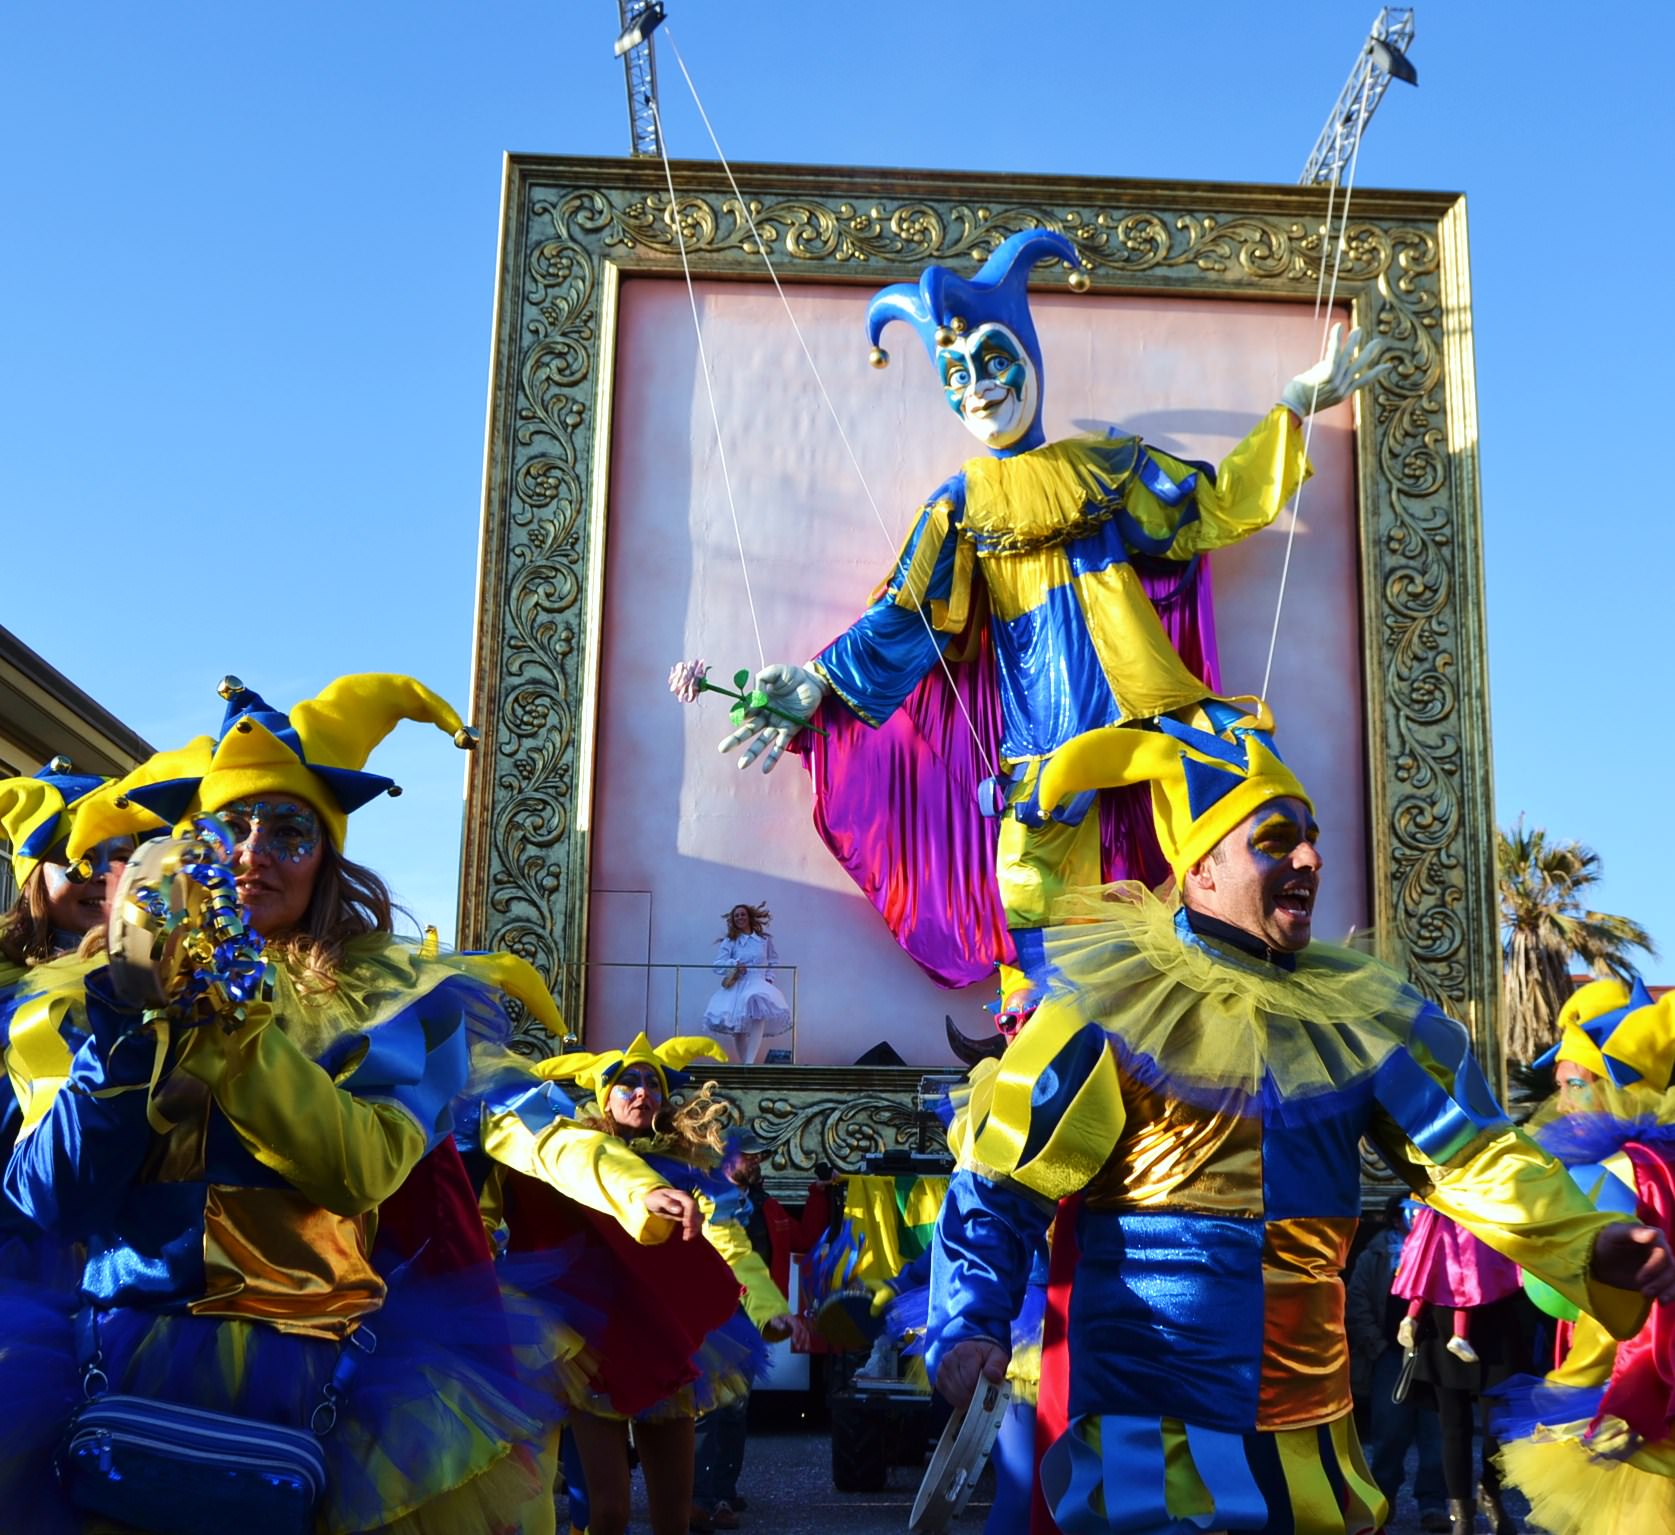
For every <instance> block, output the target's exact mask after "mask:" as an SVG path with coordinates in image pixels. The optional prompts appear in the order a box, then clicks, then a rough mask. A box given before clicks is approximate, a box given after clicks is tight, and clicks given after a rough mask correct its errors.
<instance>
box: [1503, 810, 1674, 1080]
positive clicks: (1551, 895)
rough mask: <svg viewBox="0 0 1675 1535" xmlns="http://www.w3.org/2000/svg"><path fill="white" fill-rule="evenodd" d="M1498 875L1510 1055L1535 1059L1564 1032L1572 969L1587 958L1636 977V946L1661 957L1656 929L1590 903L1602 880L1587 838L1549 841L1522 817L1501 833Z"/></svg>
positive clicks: (1605, 970) (1597, 967)
mask: <svg viewBox="0 0 1675 1535" xmlns="http://www.w3.org/2000/svg"><path fill="white" fill-rule="evenodd" d="M1495 876H1496V883H1497V885H1498V887H1499V891H1500V904H1501V964H1502V970H1501V977H1502V996H1503V998H1504V1001H1505V1004H1506V1006H1505V1013H1506V1054H1507V1058H1508V1059H1509V1060H1514V1061H1524V1062H1529V1061H1533V1060H1534V1059H1535V1058H1536V1056H1538V1055H1540V1054H1541V1052H1542V1051H1543V1050H1545V1049H1546V1048H1547V1047H1548V1045H1550V1044H1552V1042H1553V1041H1554V1039H1555V1038H1557V1036H1558V1017H1559V1010H1560V1009H1561V1008H1562V1007H1563V1006H1564V1004H1565V998H1567V997H1568V996H1569V995H1570V991H1571V986H1570V969H1571V964H1572V962H1573V960H1580V961H1581V962H1582V963H1583V964H1585V965H1586V966H1588V968H1589V969H1590V970H1592V971H1593V973H1594V974H1595V975H1596V976H1607V975H1615V976H1619V977H1621V978H1622V979H1624V980H1627V979H1629V978H1630V977H1632V976H1633V975H1634V974H1635V970H1636V967H1635V965H1634V964H1633V963H1632V961H1631V960H1630V959H1629V950H1631V949H1643V950H1644V951H1645V952H1646V954H1647V955H1648V956H1651V957H1655V956H1656V954H1657V949H1656V947H1655V946H1654V945H1653V943H1652V938H1651V934H1649V933H1648V932H1647V931H1646V929H1645V928H1643V927H1641V925H1640V924H1639V923H1638V922H1631V921H1630V920H1629V919H1628V918H1627V917H1614V916H1612V915H1611V914H1610V913H1609V912H1602V911H1589V910H1587V909H1586V908H1585V906H1584V905H1583V899H1584V897H1585V895H1586V893H1587V891H1588V888H1589V887H1590V886H1592V885H1595V884H1597V883H1598V882H1599V877H1600V861H1599V854H1598V853H1596V852H1595V851H1594V850H1593V849H1592V848H1590V847H1585V846H1583V844H1582V843H1580V842H1558V841H1551V842H1550V841H1549V840H1548V838H1547V832H1546V829H1545V828H1544V827H1540V826H1538V827H1536V828H1535V829H1534V830H1533V831H1531V830H1527V829H1526V828H1525V826H1524V820H1523V817H1522V816H1520V817H1519V818H1518V824H1517V825H1516V826H1514V827H1512V828H1511V829H1510V830H1499V831H1497V832H1496V833H1495Z"/></svg>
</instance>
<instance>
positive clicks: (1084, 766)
mask: <svg viewBox="0 0 1675 1535" xmlns="http://www.w3.org/2000/svg"><path fill="white" fill-rule="evenodd" d="M1199 714H1200V717H1201V718H1202V720H1203V722H1204V724H1205V725H1207V726H1209V727H1210V728H1208V729H1201V728H1198V727H1196V726H1193V725H1186V724H1182V723H1181V722H1180V721H1179V720H1173V719H1168V718H1164V719H1158V720H1148V721H1145V722H1144V723H1140V724H1130V725H1110V726H1107V727H1106V728H1104V729H1102V730H1090V731H1087V732H1086V733H1085V734H1083V735H1079V736H1076V737H1074V738H1073V739H1072V740H1070V741H1067V742H1066V743H1065V744H1064V745H1063V746H1062V747H1060V748H1059V750H1058V751H1056V752H1055V753H1054V754H1053V755H1052V757H1050V758H1049V759H1048V760H1047V762H1046V763H1045V764H1044V765H1043V767H1042V769H1041V787H1040V800H1041V804H1042V806H1043V808H1046V807H1048V806H1056V805H1060V804H1063V803H1064V802H1065V801H1066V800H1068V799H1070V798H1072V797H1073V796H1074V795H1077V794H1080V793H1084V792H1086V791H1087V790H1090V789H1114V788H1120V787H1122V786H1123V785H1125V784H1136V783H1149V784H1150V785H1151V787H1152V820H1153V822H1154V824H1155V825H1156V827H1157V840H1158V844H1159V846H1160V847H1161V848H1162V849H1163V856H1164V857H1165V858H1166V859H1168V861H1169V867H1170V868H1171V869H1173V870H1174V872H1175V879H1176V881H1177V882H1178V881H1180V880H1182V879H1184V878H1185V877H1186V873H1187V871H1188V870H1189V869H1191V868H1192V866H1193V865H1194V864H1195V863H1197V862H1198V860H1199V859H1200V858H1202V857H1204V856H1205V855H1206V854H1207V853H1208V852H1210V850H1211V849H1212V848H1214V847H1215V845H1216V844H1217V843H1218V842H1220V841H1221V839H1222V838H1223V837H1225V836H1226V835H1227V834H1228V833H1229V832H1230V831H1232V830H1233V828H1234V827H1235V826H1237V825H1238V824H1239V823H1240V822H1241V821H1242V820H1244V819H1245V817H1246V816H1248V815H1250V814H1252V813H1253V812H1254V811H1257V810H1259V809H1261V808H1262V806H1263V805H1265V804H1267V803H1268V801H1269V800H1275V799H1298V800H1301V801H1302V802H1303V803H1304V804H1305V805H1307V806H1308V807H1309V809H1310V810H1311V811H1312V810H1313V809H1314V801H1313V800H1311V799H1310V798H1309V792H1308V790H1307V789H1305V788H1304V787H1303V785H1302V784H1301V783H1300V782H1299V781H1298V779H1297V775H1296V774H1295V773H1293V772H1292V771H1291V769H1290V768H1288V767H1287V766H1286V765H1285V762H1284V760H1283V759H1282V758H1281V757H1280V754H1279V748H1278V747H1277V746H1275V745H1274V716H1273V715H1272V714H1271V713H1270V712H1269V710H1268V706H1267V705H1266V704H1265V703H1263V702H1262V701H1261V700H1260V699H1258V698H1233V699H1206V700H1205V701H1204V702H1203V703H1202V704H1201V705H1199Z"/></svg>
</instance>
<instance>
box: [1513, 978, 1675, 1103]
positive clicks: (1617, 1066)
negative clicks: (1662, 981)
mask: <svg viewBox="0 0 1675 1535" xmlns="http://www.w3.org/2000/svg"><path fill="white" fill-rule="evenodd" d="M1672 997H1675V993H1666V994H1665V995H1664V996H1662V997H1661V998H1659V999H1658V1000H1657V1001H1656V1002H1654V1001H1653V1000H1652V994H1651V993H1650V992H1649V991H1647V990H1646V983H1645V982H1644V981H1642V980H1641V979H1640V977H1639V976H1636V977H1635V978H1634V984H1633V985H1632V986H1630V985H1626V984H1625V983H1624V982H1622V981H1620V980H1618V979H1616V977H1614V976H1608V977H1607V978H1606V979H1604V980H1600V981H1589V982H1588V984H1587V985H1586V986H1579V987H1578V988H1577V989H1576V990H1575V991H1574V992H1573V993H1572V994H1571V996H1570V999H1569V1001H1567V1002H1566V1003H1565V1005H1564V1007H1563V1008H1562V1009H1561V1010H1560V1013H1559V1042H1558V1043H1557V1044H1556V1045H1554V1046H1553V1048H1552V1049H1550V1050H1549V1051H1547V1053H1546V1054H1545V1055H1542V1056H1540V1057H1539V1058H1538V1059H1537V1060H1536V1062H1535V1064H1536V1065H1537V1066H1552V1065H1556V1064H1557V1063H1558V1062H1560V1061H1571V1062H1574V1063H1575V1064H1576V1065H1578V1066H1583V1067H1586V1068H1587V1070H1589V1071H1591V1072H1592V1073H1593V1074H1594V1075H1595V1076H1596V1077H1603V1078H1604V1079H1605V1080H1606V1081H1608V1082H1610V1083H1612V1084H1613V1085H1614V1086H1616V1087H1633V1086H1635V1085H1637V1084H1643V1085H1645V1086H1646V1087H1648V1088H1650V1089H1651V1090H1652V1091H1653V1092H1655V1093H1658V1094H1662V1093H1664V1092H1666V1091H1668V1089H1669V1085H1670V1076H1671V1075H1672V1074H1675V1003H1672V1002H1671V998H1672Z"/></svg>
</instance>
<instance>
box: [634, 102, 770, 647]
mask: <svg viewBox="0 0 1675 1535" xmlns="http://www.w3.org/2000/svg"><path fill="white" fill-rule="evenodd" d="M646 100H647V101H648V102H649V103H650V104H651V119H652V126H653V127H655V128H656V130H657V148H658V151H659V152H660V153H661V154H662V156H663V176H664V179H665V181H667V182H668V186H669V222H670V223H672V224H673V225H674V226H675V239H676V241H677V242H678V243H679V245H680V266H681V271H683V272H684V273H685V274H686V301H687V303H688V304H690V305H691V306H692V333H693V335H694V336H696V337H697V338H698V371H699V372H700V373H702V374H703V375H704V394H705V397H706V398H707V399H708V400H709V402H710V423H711V425H713V426H714V428H715V453H716V457H717V458H719V459H720V460H721V483H722V484H723V485H724V486H725V487H726V490H727V510H728V512H729V513H730V514H731V515H732V518H733V541H734V543H736V544H737V545H738V548H739V570H740V571H741V573H742V574H743V576H744V600H745V604H746V606H748V607H749V609H750V627H751V628H752V629H753V630H754V631H755V633H756V657H757V663H756V664H757V665H758V666H766V665H767V664H768V656H767V651H766V650H765V649H764V648H763V645H762V625H761V624H760V623H759V622H758V621H757V618H756V598H755V595H754V594H753V593H752V592H751V590H750V564H749V561H747V560H746V559H745V555H744V534H743V533H742V532H741V531H740V529H739V508H738V505H737V503H736V502H735V501H734V500H733V476H732V475H731V474H730V473H728V470H727V449H726V446H725V445H724V444H723V443H722V441H721V415H720V413H719V412H718V411H717V410H716V408H715V385H714V383H712V382H711V379H710V357H709V353H708V352H707V351H706V350H705V348H704V327H703V323H702V322H701V321H700V320H699V318H698V295H697V293H696V291H695V290H694V289H693V286H692V267H691V264H690V263H689V262H688V261H687V259H686V233H685V231H684V230H683V229H682V228H681V224H680V210H679V208H677V207H676V206H675V176H674V172H673V171H671V170H670V169H669V150H668V146H667V145H666V144H665V142H664V139H663V119H662V117H661V116H660V115H659V113H658V110H657V98H656V97H655V96H648V97H647V98H646Z"/></svg>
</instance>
